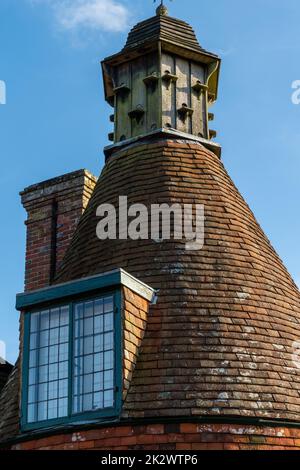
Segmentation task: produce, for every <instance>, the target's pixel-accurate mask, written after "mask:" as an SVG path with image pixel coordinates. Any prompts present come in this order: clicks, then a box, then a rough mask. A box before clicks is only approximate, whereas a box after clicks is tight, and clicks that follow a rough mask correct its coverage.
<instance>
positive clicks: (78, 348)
mask: <svg viewBox="0 0 300 470" xmlns="http://www.w3.org/2000/svg"><path fill="white" fill-rule="evenodd" d="M82 355H83V340H82V339H76V340H75V345H74V356H75V357H77V356H82Z"/></svg>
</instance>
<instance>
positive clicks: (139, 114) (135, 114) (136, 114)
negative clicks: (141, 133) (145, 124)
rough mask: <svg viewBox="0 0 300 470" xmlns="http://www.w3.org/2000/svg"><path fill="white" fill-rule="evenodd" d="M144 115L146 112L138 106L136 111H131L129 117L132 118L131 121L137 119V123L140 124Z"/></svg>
mask: <svg viewBox="0 0 300 470" xmlns="http://www.w3.org/2000/svg"><path fill="white" fill-rule="evenodd" d="M144 114H145V110H144V108H143V106H141V105H138V106H137V107H136V108H135V109H133V110H132V111H129V113H128V116H129V117H130V119H136V120H137V122H139V121H140V120H141V119H142V117H143V116H144Z"/></svg>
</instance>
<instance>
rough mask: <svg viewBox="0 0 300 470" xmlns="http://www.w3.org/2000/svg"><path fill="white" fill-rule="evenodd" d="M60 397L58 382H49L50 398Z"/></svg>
mask: <svg viewBox="0 0 300 470" xmlns="http://www.w3.org/2000/svg"><path fill="white" fill-rule="evenodd" d="M57 397H58V382H49V385H48V399H49V400H53V399H55V398H57Z"/></svg>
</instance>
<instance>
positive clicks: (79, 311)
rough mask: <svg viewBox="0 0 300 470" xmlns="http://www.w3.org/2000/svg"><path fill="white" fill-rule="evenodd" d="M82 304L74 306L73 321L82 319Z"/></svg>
mask: <svg viewBox="0 0 300 470" xmlns="http://www.w3.org/2000/svg"><path fill="white" fill-rule="evenodd" d="M83 312H84V304H77V305H75V320H79V319H80V318H83Z"/></svg>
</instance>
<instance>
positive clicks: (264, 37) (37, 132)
mask: <svg viewBox="0 0 300 470" xmlns="http://www.w3.org/2000/svg"><path fill="white" fill-rule="evenodd" d="M167 3H169V2H167ZM168 6H169V9H170V12H171V13H172V16H175V17H179V18H182V19H184V20H186V21H188V22H189V23H191V24H192V25H193V27H194V28H195V30H196V32H197V35H198V37H199V40H200V43H201V44H202V45H203V47H205V48H207V49H209V50H211V51H215V52H217V53H219V54H220V55H221V56H222V58H223V65H222V74H221V82H220V93H219V101H218V104H217V105H216V106H215V109H214V112H215V114H216V121H215V128H216V129H217V130H218V132H219V137H218V141H219V142H220V143H221V144H222V146H223V161H224V163H225V165H226V167H227V169H228V171H229V173H230V175H231V176H232V178H233V179H234V181H235V183H236V184H237V186H238V187H239V189H240V191H241V192H242V194H243V195H244V196H245V198H246V199H247V201H248V203H249V204H250V206H251V208H252V209H253V210H254V212H255V214H256V216H257V218H258V220H259V222H260V223H261V224H262V226H263V228H264V230H265V231H266V233H267V235H268V236H269V238H270V239H271V241H272V243H273V245H274V246H275V248H276V249H277V251H278V252H279V254H280V256H281V257H282V259H283V260H284V262H285V264H286V265H287V267H288V269H289V271H290V272H291V274H292V275H293V276H294V278H295V279H296V280H297V282H300V250H299V247H298V242H299V239H300V218H299V199H300V198H299V191H300V190H299V180H300V125H299V124H300V105H299V106H296V105H293V104H292V101H291V94H292V89H291V84H292V82H293V81H294V80H297V79H298V80H299V79H300V60H299V59H300V28H299V18H300V2H299V0H286V1H285V2H283V1H282V0H251V1H246V0H243V1H241V0H217V1H215V2H204V1H202V0H185V1H181V0H174V1H173V2H172V3H169V5H168ZM153 12H154V5H153V3H152V1H151V0H132V1H131V0H130V1H125V0H114V1H111V0H64V1H62V0H60V1H58V0H0V80H4V81H5V82H6V85H7V104H6V105H5V106H1V105H0V156H1V173H0V182H1V186H0V187H1V198H0V204H1V231H0V257H1V258H0V259H1V265H0V266H1V269H0V286H1V287H0V291H1V302H0V340H1V339H2V340H4V341H6V343H7V353H8V359H9V360H10V361H15V359H16V357H17V350H18V314H17V313H16V312H15V309H14V302H15V294H16V292H20V291H22V290H23V277H24V249H25V227H24V225H23V221H24V219H25V212H24V210H23V209H22V207H21V204H20V200H19V196H18V193H19V191H20V190H22V189H23V188H24V187H26V186H27V185H29V184H32V183H35V182H39V181H42V180H44V179H48V178H50V177H53V176H57V175H60V174H63V173H66V172H69V171H72V170H77V169H79V168H87V169H89V170H91V171H92V172H94V173H95V174H97V175H98V174H99V172H100V169H101V167H102V165H103V153H102V148H103V146H104V145H106V144H107V133H108V132H109V131H110V126H111V125H110V123H109V119H108V117H109V114H110V109H109V107H108V106H107V105H106V104H105V102H104V99H103V88H102V78H101V72H100V66H99V62H100V60H101V59H102V58H103V57H105V56H107V55H110V54H112V53H114V52H117V51H118V50H119V49H120V48H121V47H122V46H123V44H124V41H125V39H126V35H127V32H128V28H129V26H132V25H133V24H134V23H136V22H137V21H139V20H141V19H143V18H146V17H149V16H150V15H152V14H153Z"/></svg>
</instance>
